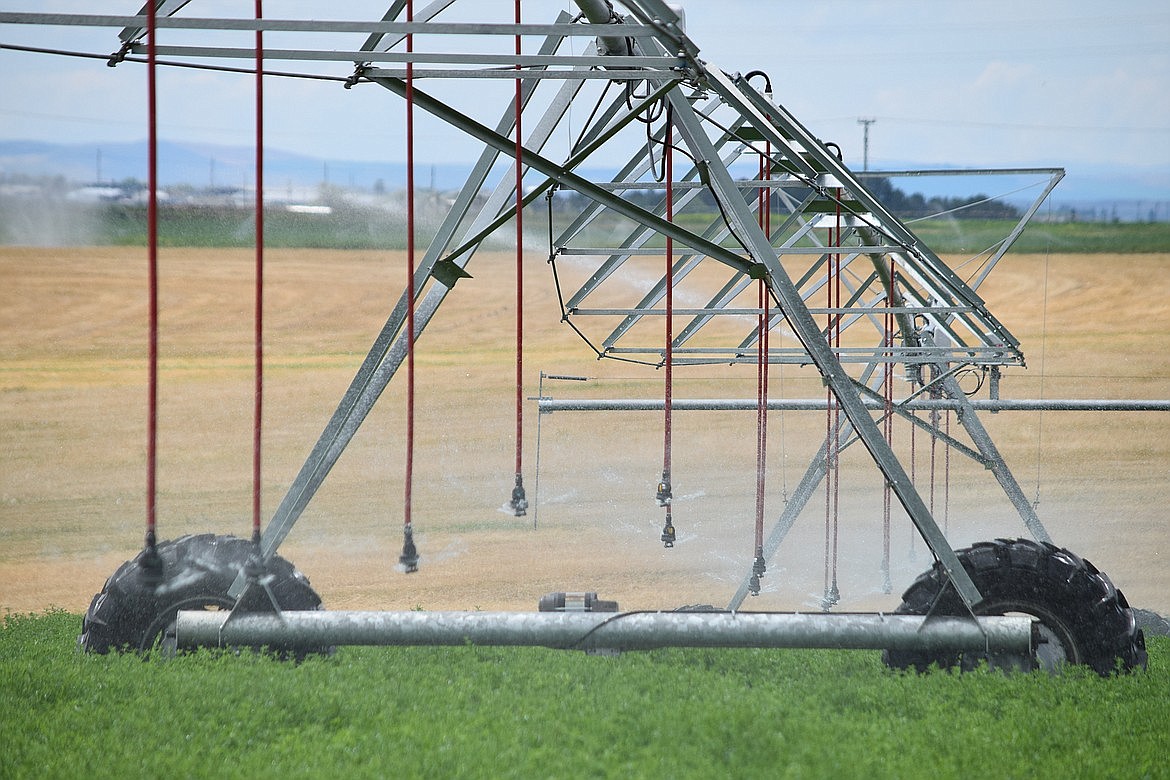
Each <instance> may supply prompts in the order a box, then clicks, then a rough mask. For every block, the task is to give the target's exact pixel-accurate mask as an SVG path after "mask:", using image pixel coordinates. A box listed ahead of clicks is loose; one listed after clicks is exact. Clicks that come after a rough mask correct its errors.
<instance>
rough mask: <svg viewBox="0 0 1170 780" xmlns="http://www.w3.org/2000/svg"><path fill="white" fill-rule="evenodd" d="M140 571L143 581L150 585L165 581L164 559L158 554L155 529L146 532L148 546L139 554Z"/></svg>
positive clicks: (153, 585)
mask: <svg viewBox="0 0 1170 780" xmlns="http://www.w3.org/2000/svg"><path fill="white" fill-rule="evenodd" d="M138 571H139V577H141V578H142V583H143V584H144V585H146V586H148V587H155V586H157V585H159V584H161V583H162V581H163V560H162V556H161V555H159V554H158V547H157V544H156V542H155V537H154V531H149V532H147V534H146V546H145V547H143V549H142V552H141V553H139V554H138Z"/></svg>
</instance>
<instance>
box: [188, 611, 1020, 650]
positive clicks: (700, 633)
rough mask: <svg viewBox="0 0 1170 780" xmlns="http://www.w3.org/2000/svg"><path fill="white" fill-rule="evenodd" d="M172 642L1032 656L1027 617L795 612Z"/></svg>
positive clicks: (428, 624) (366, 625)
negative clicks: (969, 652) (764, 649)
mask: <svg viewBox="0 0 1170 780" xmlns="http://www.w3.org/2000/svg"><path fill="white" fill-rule="evenodd" d="M175 629H176V643H177V645H178V647H180V648H193V647H246V646H251V647H262V646H267V647H272V648H281V649H288V650H298V649H312V648H320V647H327V646H331V645H381V646H409V645H450V646H457V645H464V644H473V645H497V646H535V647H550V648H556V649H565V650H652V649H655V648H662V647H770V648H817V649H847V650H881V649H896V650H925V651H960V650H979V651H988V652H997V653H1016V654H1030V653H1031V652H1032V650H1033V648H1034V646H1035V643H1034V640H1033V623H1032V620H1031V619H1030V618H1027V617H981V618H977V619H972V618H959V617H931V618H929V619H928V618H926V617H923V616H920V615H887V614H881V613H852V614H851V613H831V614H826V613H792V612H624V613H604V612H414V611H411V612H345V611H303V612H284V613H282V614H279V615H275V614H259V613H250V614H236V615H232V614H231V613H229V612H207V611H181V612H179V613H178V617H177V620H176V624H175Z"/></svg>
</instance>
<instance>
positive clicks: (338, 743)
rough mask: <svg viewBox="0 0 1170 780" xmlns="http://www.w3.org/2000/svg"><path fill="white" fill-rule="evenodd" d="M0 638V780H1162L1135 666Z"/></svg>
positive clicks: (62, 617)
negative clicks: (167, 648) (101, 651)
mask: <svg viewBox="0 0 1170 780" xmlns="http://www.w3.org/2000/svg"><path fill="white" fill-rule="evenodd" d="M80 622H81V621H80V618H79V617H78V616H76V615H71V614H68V613H65V612H60V611H51V612H48V613H46V614H44V615H38V616H32V615H8V616H7V617H6V618H5V619H4V621H3V627H2V628H0V744H3V746H4V747H3V759H2V760H0V777H14V778H15V777H38V778H41V777H80V776H85V777H115V776H116V777H140V776H141V777H147V776H151V777H163V776H170V777H202V776H215V777H247V776H263V777H274V776H282V777H284V776H287V777H492V778H494V777H525V778H527V777H623V778H625V777H719V778H723V777H752V776H754V777H844V778H852V777H857V778H869V777H898V778H906V777H931V778H933V777H964V778H966V777H981V778H982V777H1062V778H1080V777H1083V778H1101V777H1167V776H1170V767H1168V766H1167V764H1166V762H1167V751H1166V748H1167V745H1168V737H1167V736H1166V734H1167V732H1166V723H1167V716H1168V715H1170V640H1168V639H1155V640H1152V641H1151V642H1150V670H1149V671H1147V672H1144V673H1137V674H1132V675H1126V676H1122V677H1118V678H1113V679H1100V678H1098V677H1096V676H1095V675H1092V674H1088V673H1084V672H1082V671H1081V670H1072V671H1071V672H1067V673H1065V674H1064V675H1062V676H1058V677H1050V676H1048V675H1046V674H1043V673H1038V674H1028V675H1023V674H1016V675H1010V676H1005V675H1001V674H998V673H983V672H979V673H973V674H962V675H960V674H947V673H935V674H930V675H926V676H916V675H906V674H898V673H894V672H891V671H888V670H886V669H885V668H884V667H883V666H882V665H881V661H880V659H879V657H878V655H877V654H876V653H871V652H848V651H840V652H828V651H778V650H735V651H715V650H665V651H655V652H648V653H626V654H623V655H620V656H616V657H604V656H587V655H584V654H581V653H573V652H562V651H554V650H543V649H534V648H526V649H503V648H475V647H456V648H407V649H387V648H341V649H340V650H339V651H338V652H337V654H336V655H335V656H333V657H331V658H312V659H310V660H308V661H306V662H305V663H303V664H300V665H293V664H290V663H283V662H279V661H275V660H272V659H269V658H265V657H255V656H251V655H245V656H240V657H236V656H232V655H215V654H211V653H205V652H201V653H198V654H195V655H193V656H187V657H182V658H179V659H175V660H170V661H164V660H161V659H149V660H146V661H143V660H140V659H138V658H137V657H135V656H116V655H115V656H87V655H84V654H81V653H79V652H77V651H76V650H75V646H74V640H75V637H76V634H77V631H78V629H79V626H80Z"/></svg>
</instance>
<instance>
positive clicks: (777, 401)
mask: <svg viewBox="0 0 1170 780" xmlns="http://www.w3.org/2000/svg"><path fill="white" fill-rule="evenodd" d="M861 400H862V403H863V404H864V405H865V407H866V408H867V409H873V410H881V409H883V408H885V402H884V401H883V400H882V399H878V398H862V399H861ZM969 403H970V407H971V408H972V409H975V410H976V411H980V412H1170V401H1166V400H1153V399H1151V400H1133V399H1093V398H1083V399H1082V398H1072V399H1070V398H1050V399H1043V398H1041V399H1007V398H1002V399H991V400H978V401H970V402H969ZM826 404H827V401H826V400H825V399H824V398H769V399H768V408H769V409H771V410H773V411H789V412H806V411H824V409H825V406H826ZM536 405H537V409H538V410H539V411H540V412H541V413H542V414H551V413H552V412H653V411H659V410H661V409H662V406H663V403H662V399H661V398H611V399H597V398H578V399H572V398H567V399H560V398H538V399H536ZM895 406H896V407H898V408H899V409H907V410H916V411H923V410H929V409H935V410H938V411H945V410H947V409H950V410H953V411H959V410H961V409H963V408H966V404H963V403H960V402H958V401H954V400H950V399H946V398H922V399H917V400H913V401H910V402H909V403H903V404H897V403H896V404H895ZM671 408H672V409H674V410H675V411H680V412H688V411H691V412H695V411H725V412H733V411H749V410H751V411H754V410H755V408H756V400H755V399H754V398H685V399H677V398H676V399H672V401H671Z"/></svg>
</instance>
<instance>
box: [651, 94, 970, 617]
mask: <svg viewBox="0 0 1170 780" xmlns="http://www.w3.org/2000/svg"><path fill="white" fill-rule="evenodd" d="M710 75H711V77H712V88H713V89H715V90H716V91H718V92H719V93H720V94H721V95H723V92H724V91H727V90H732V91H734V90H735V87H734V86H732V85H731V84H730V82H729V81H727V80H726V77H721V74H718V73H717V72H712V73H711V74H710ZM668 99H669V100H670V102H671V105H672V106H673V107H674V116H675V121H676V122H677V123H678V127H679V132H680V134H681V135H682V136H683V138H684V139H685V140H686V142H687V144H688V146H689V147H690V149H691V151H692V152H693V153H694V154H695V155H696V157H697V158H698V159H699V160H701V161H704V160H714V159H717V156H718V152H717V150H716V149H715V147H714V145H713V144H712V143H711V140H710V138H708V137H707V134H706V132H705V131H704V129H703V127H702V126H701V124H700V121H699V118H698V117H697V116H696V115H695V113H694V111H693V110H692V108H691V105H690V103H689V101H687V100H686V98H685V97H684V96H682V95H681V94H680V93H679V91H678V90H672V91H671V92H670V93H669V95H668ZM707 179H708V183H709V185H710V187H711V189H712V190H713V191H714V192H715V195H716V197H718V198H720V199H721V200H722V202H723V206H724V208H725V209H726V211H727V216H728V219H729V220H730V221H731V222H732V223H733V224H734V227H735V229H736V233H737V234H738V235H739V236H741V237H742V238H743V240H744V242H745V243H746V244H747V246H746V247H745V249H747V250H748V252H749V253H750V254H751V256H752V258H753V259H754V260H755V261H756V262H760V263H763V264H764V266H765V267H766V268H767V274H768V280H767V281H768V287H769V289H770V290H771V291H772V294H773V295H774V296H775V297H776V300H777V302H778V303H779V306H780V309H781V311H782V312H783V313H784V315H785V317H786V318H787V319H788V323H789V326H790V327H791V328H792V330H793V332H794V333H795V334H796V337H797V339H798V340H799V341H800V343H801V345H802V346H803V347H804V348H805V350H806V351H807V352H808V354H809V357H810V358H811V359H812V361H813V363H815V364H816V367H817V369H818V370H819V371H820V372H821V375H822V376H823V377H824V379H825V382H826V384H827V385H828V387H829V389H830V390H831V391H832V393H833V395H834V397H836V399H837V401H838V403H839V404H840V405H841V410H842V411H843V412H844V413H845V415H846V417H847V418H848V419H849V422H850V423H851V424H852V426H853V428H854V429H855V430H856V432H857V435H858V437H859V438H860V440H861V442H862V443H863V444H864V445H865V448H866V449H867V450H869V453H870V455H871V457H872V458H873V460H874V462H875V463H876V464H877V466H878V468H879V469H880V470H881V471H882V473H883V474H884V475H885V478H886V481H887V482H888V483H889V485H890V488H891V489H892V490H893V492H894V495H895V496H897V498H898V501H899V502H900V503H901V504H902V506H903V507H904V508H905V510H906V513H907V514H908V515H909V516H910V519H911V521H912V522H913V523H914V525H915V526H916V527H917V528H918V532H919V533H920V534H921V535H922V538H923V539H924V540H925V542H926V544H927V546H929V547H930V549H931V552H933V553H934V555H935V557H936V558H938V560H939V561H940V562H941V563H942V565H943V568H944V569H945V570H946V572H947V575H948V576H949V577H950V579H951V582H952V583H953V584H954V586H955V590H956V591H957V592H958V593H959V595H960V597H961V598H962V599H963V601H964V603H966V604H967V606H968V607H973V606H974V605H975V604H977V603H979V601H981V600H982V595H981V594H980V593H979V589H978V588H977V587H976V586H975V583H974V582H973V581H972V580H971V577H970V575H968V574H967V572H966V570H965V569H963V567H962V565H961V564H960V563H959V559H958V556H957V555H955V552H954V550H953V549H951V546H950V544H949V543H948V542H947V540H946V537H945V536H944V535H943V533H942V530H941V529H940V528H939V527H938V524H937V523H936V522H935V520H934V517H933V516H932V515H931V513H930V510H929V508H928V507H927V506H926V504H925V502H923V500H922V497H921V496H920V495H919V494H918V491H917V490H916V489H915V488H914V484H913V483H912V482H911V481H910V477H909V475H908V474H907V473H906V471H905V469H903V468H902V464H901V462H899V460H898V457H897V455H895V454H894V452H893V450H892V449H891V448H890V446H889V444H888V443H887V442H886V440H885V437H884V436H883V435H882V432H881V430H880V429H879V428H878V426H877V424H876V423H875V422H874V420H873V417H872V416H871V415H870V413H869V411H868V410H867V409H866V408H865V404H864V403H863V401H862V399H861V396H860V395H859V394H858V392H857V389H856V387H855V384H854V381H853V378H852V377H850V376H849V374H848V373H847V372H846V371H845V368H844V366H842V364H841V363H840V361H839V360H838V359H837V357H836V355H834V354H833V350H832V348H831V346H830V345H829V343H828V342H827V341H826V340H825V338H824V336H823V334H822V333H821V330H820V328H819V327H818V326H817V324H816V322H815V321H814V320H813V317H812V314H810V313H809V311H808V307H807V306H806V305H805V303H804V300H803V299H802V298H801V295H800V291H799V290H798V289H797V288H796V285H795V284H793V282H792V280H791V279H790V278H789V276H788V273H787V272H786V271H785V270H784V267H783V266H782V265H781V264H780V261H779V258H778V257H777V255H776V251H775V249H774V248H773V246H772V244H771V242H770V241H769V240H768V237H767V236H765V235H764V232H763V230H762V229H761V228H760V227H759V225H758V224H756V222H755V220H754V219H752V214H751V211H750V209H749V208H748V206H747V204H746V203H745V202H744V200H743V198H742V197H740V195H739V191H738V188H737V187H736V184H735V181H734V180H733V179H732V178H731V175H730V174H729V173H728V172H727V170H726V169H724V168H723V167H722V166H720V165H709V166H707Z"/></svg>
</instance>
